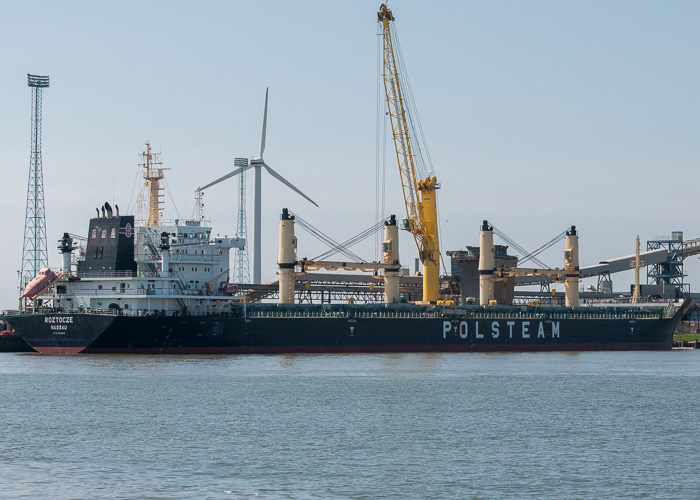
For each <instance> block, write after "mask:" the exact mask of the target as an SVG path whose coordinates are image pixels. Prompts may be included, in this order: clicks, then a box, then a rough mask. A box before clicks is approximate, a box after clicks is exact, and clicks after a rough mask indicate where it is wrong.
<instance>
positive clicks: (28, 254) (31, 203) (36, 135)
mask: <svg viewBox="0 0 700 500" xmlns="http://www.w3.org/2000/svg"><path fill="white" fill-rule="evenodd" d="M27 85H28V86H29V87H31V88H32V152H31V156H30V159H29V181H28V183H27V207H26V210H25V216H24V246H23V251H22V270H21V271H20V293H21V292H22V291H23V290H24V287H25V286H26V284H27V283H28V282H29V281H31V280H32V279H33V278H34V277H35V276H36V275H37V274H39V270H41V269H42V268H44V267H49V257H48V250H47V246H46V216H45V209H44V174H43V170H42V165H41V107H42V105H41V101H42V94H43V89H44V88H48V86H49V77H48V76H39V75H30V74H27Z"/></svg>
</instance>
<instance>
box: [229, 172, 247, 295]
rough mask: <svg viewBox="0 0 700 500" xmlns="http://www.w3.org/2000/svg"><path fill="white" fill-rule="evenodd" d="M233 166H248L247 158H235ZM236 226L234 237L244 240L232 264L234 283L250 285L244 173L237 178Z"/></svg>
mask: <svg viewBox="0 0 700 500" xmlns="http://www.w3.org/2000/svg"><path fill="white" fill-rule="evenodd" d="M233 165H234V166H235V167H236V168H240V169H243V168H244V167H247V166H248V158H235V159H234V160H233ZM238 178H239V182H238V224H237V225H236V237H238V238H243V239H244V240H245V246H244V247H243V248H237V249H236V261H235V263H234V275H233V276H234V282H235V283H239V284H240V283H250V264H249V261H248V222H247V220H246V214H245V172H243V173H241V175H239V176H238Z"/></svg>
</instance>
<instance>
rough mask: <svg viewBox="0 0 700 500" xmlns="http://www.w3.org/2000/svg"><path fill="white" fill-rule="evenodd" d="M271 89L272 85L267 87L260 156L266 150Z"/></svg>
mask: <svg viewBox="0 0 700 500" xmlns="http://www.w3.org/2000/svg"><path fill="white" fill-rule="evenodd" d="M269 91H270V87H268V88H266V89H265V114H264V115H263V131H262V141H260V158H262V157H263V151H265V135H266V134H267V94H268V92H269Z"/></svg>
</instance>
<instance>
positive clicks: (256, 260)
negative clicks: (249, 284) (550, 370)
mask: <svg viewBox="0 0 700 500" xmlns="http://www.w3.org/2000/svg"><path fill="white" fill-rule="evenodd" d="M269 90H270V89H269V87H268V88H267V89H265V114H264V115H263V126H262V140H261V141H260V156H258V157H257V158H253V159H252V160H250V165H248V166H245V167H244V166H241V167H239V168H237V169H236V170H234V171H233V172H230V173H228V174H226V175H224V176H223V177H221V178H219V179H217V180H215V181H214V182H210V183H209V184H207V185H206V186H203V187H200V188H197V192H198V194H200V193H201V192H202V191H204V190H205V189H207V188H209V187H211V186H213V185H215V184H218V183H220V182H222V181H225V180H226V179H229V178H231V177H233V176H234V175H238V174H241V173H243V172H245V171H246V170H248V169H250V168H255V196H254V201H255V208H254V210H253V214H254V215H253V218H254V225H253V283H255V284H260V282H261V279H262V278H261V274H262V273H261V260H262V257H261V254H262V240H261V233H262V169H263V168H264V169H265V170H267V172H268V173H269V174H270V175H271V176H272V177H274V178H276V179H277V180H278V181H280V182H281V183H282V184H284V185H285V186H287V187H288V188H290V189H292V190H293V191H296V192H297V193H299V194H300V195H301V196H303V197H304V198H306V199H307V200H309V201H310V202H311V203H313V204H314V205H316V206H318V203H316V202H315V201H314V200H312V199H311V198H309V197H308V196H306V195H305V194H304V193H302V192H301V191H300V190H299V189H297V188H296V187H295V186H294V185H293V184H292V183H291V182H289V181H288V180H287V179H285V178H284V177H282V176H281V175H280V174H278V173H277V172H275V171H274V170H273V169H272V168H271V167H270V166H269V165H268V164H267V163H265V160H264V159H263V153H264V152H265V135H266V131H267V97H268V93H269Z"/></svg>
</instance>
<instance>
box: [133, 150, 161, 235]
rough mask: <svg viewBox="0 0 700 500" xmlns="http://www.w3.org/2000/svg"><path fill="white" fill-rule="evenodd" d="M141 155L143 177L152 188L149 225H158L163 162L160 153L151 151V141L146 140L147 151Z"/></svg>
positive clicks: (149, 200)
mask: <svg viewBox="0 0 700 500" xmlns="http://www.w3.org/2000/svg"><path fill="white" fill-rule="evenodd" d="M139 156H140V157H141V163H139V166H140V167H143V178H144V179H146V186H148V187H149V188H150V191H149V196H148V221H146V225H147V226H157V225H158V224H159V223H160V210H161V203H162V200H161V198H162V197H163V195H162V194H161V191H162V190H163V188H162V187H161V186H160V181H161V180H163V179H164V178H165V174H164V173H163V170H164V169H163V168H160V166H161V165H162V164H163V163H162V162H161V161H160V158H159V157H160V153H153V152H152V151H151V143H150V142H148V141H146V151H144V152H143V153H141V154H140V155H139Z"/></svg>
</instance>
